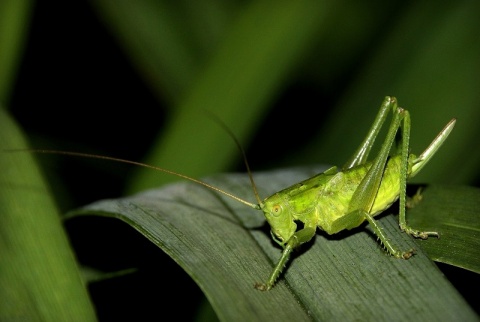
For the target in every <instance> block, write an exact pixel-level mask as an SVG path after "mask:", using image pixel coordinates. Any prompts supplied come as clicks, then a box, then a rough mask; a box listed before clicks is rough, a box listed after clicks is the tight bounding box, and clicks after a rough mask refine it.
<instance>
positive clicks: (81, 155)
mask: <svg viewBox="0 0 480 322" xmlns="http://www.w3.org/2000/svg"><path fill="white" fill-rule="evenodd" d="M4 151H5V152H31V153H45V154H63V155H68V156H74V157H82V158H90V159H101V160H109V161H115V162H120V163H126V164H132V165H136V166H139V167H144V168H148V169H153V170H157V171H161V172H164V173H168V174H171V175H174V176H177V177H180V178H183V179H186V180H189V181H192V182H195V183H197V184H199V185H202V186H204V187H207V188H209V189H211V190H214V191H216V192H219V193H221V194H224V195H225V196H228V197H230V198H232V199H235V200H237V201H239V202H241V203H243V204H245V205H247V206H249V207H252V208H254V209H257V210H260V209H261V208H260V204H258V205H256V204H254V203H251V202H248V201H246V200H243V199H241V198H239V197H237V196H235V195H233V194H231V193H229V192H226V191H223V190H222V189H220V188H217V187H214V186H212V185H210V184H208V183H206V182H203V181H200V180H198V179H195V178H192V177H189V176H187V175H184V174H181V173H178V172H175V171H172V170H168V169H164V168H160V167H156V166H153V165H149V164H145V163H141V162H136V161H130V160H126V159H120V158H115V157H108V156H105V155H97V154H89V153H82V152H72V151H57V150H47V149H9V150H4Z"/></svg>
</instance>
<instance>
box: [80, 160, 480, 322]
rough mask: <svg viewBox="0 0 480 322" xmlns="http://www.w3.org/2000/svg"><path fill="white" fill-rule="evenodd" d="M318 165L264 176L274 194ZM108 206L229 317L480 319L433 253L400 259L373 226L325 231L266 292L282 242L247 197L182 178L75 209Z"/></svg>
mask: <svg viewBox="0 0 480 322" xmlns="http://www.w3.org/2000/svg"><path fill="white" fill-rule="evenodd" d="M315 172H316V171H314V170H313V169H307V170H303V171H299V170H284V171H276V172H271V173H266V174H258V175H256V180H257V183H258V185H259V187H260V191H261V193H262V192H263V193H262V195H265V192H268V193H272V192H275V191H278V190H279V189H280V188H282V187H285V186H287V185H289V184H291V183H293V182H296V181H298V180H300V179H302V178H306V177H309V176H311V175H312V174H313V173H315ZM208 182H209V183H212V184H214V185H216V186H221V187H224V188H225V187H226V188H228V190H229V191H231V192H235V194H237V195H239V196H240V197H245V198H248V196H249V195H251V191H250V186H249V183H248V180H247V179H246V178H245V177H244V176H243V175H242V176H239V175H224V176H216V177H215V178H214V179H212V178H211V179H208ZM99 212H100V213H101V214H102V215H107V216H115V217H119V218H121V219H122V220H125V221H127V222H129V223H130V224H132V225H133V226H134V227H135V228H136V229H137V230H139V231H140V232H141V233H142V234H144V235H145V236H146V237H147V238H149V239H150V240H151V241H153V242H154V243H155V244H157V245H158V246H160V247H162V249H164V251H166V252H167V253H168V254H169V255H170V256H172V257H173V258H174V259H175V260H176V261H177V262H178V263H179V264H180V265H181V266H182V267H183V268H184V269H185V270H186V271H187V272H188V273H189V274H190V276H192V278H193V279H194V280H195V281H196V282H197V283H198V284H199V286H200V287H201V288H202V290H203V291H204V292H205V294H206V296H207V297H208V299H209V300H210V302H211V304H212V306H213V307H214V309H215V311H216V312H217V314H218V315H219V317H220V319H221V320H238V319H240V317H241V319H243V320H244V319H252V320H254V321H255V320H262V319H263V320H264V319H265V318H266V317H272V316H275V317H276V318H278V320H287V319H290V320H291V319H296V320H310V319H313V320H335V319H338V317H340V316H341V317H343V318H346V319H347V320H355V319H372V317H374V318H380V319H397V320H398V319H408V318H417V319H418V318H427V317H428V318H430V319H431V318H432V317H437V318H440V317H441V318H443V319H445V318H446V317H447V318H448V317H450V318H451V319H454V318H458V312H462V313H461V314H463V315H462V317H461V318H462V319H464V320H476V317H475V314H474V313H473V311H472V310H471V308H470V307H469V306H468V305H467V304H466V303H465V301H464V300H463V299H462V297H461V296H460V295H459V294H458V292H457V291H456V290H455V289H454V288H453V287H452V285H451V284H449V283H448V281H446V280H445V278H444V277H443V275H442V274H441V272H440V271H439V270H438V268H436V266H435V265H434V264H433V262H432V261H430V260H429V259H428V258H427V256H426V255H425V254H424V253H422V252H419V254H418V255H417V256H415V257H414V258H412V259H411V260H408V261H404V260H398V259H394V258H392V257H390V256H387V255H386V254H385V253H384V252H383V251H382V250H381V249H380V247H379V245H378V244H377V243H375V241H374V238H372V234H371V233H369V232H368V230H366V229H364V228H360V229H358V230H355V231H353V232H345V233H342V234H340V235H334V236H327V235H324V234H322V233H319V234H317V236H316V238H315V242H314V243H313V244H312V245H307V246H306V249H304V251H301V252H300V253H298V254H296V255H295V258H294V260H293V261H292V262H291V263H290V265H289V266H288V268H287V271H286V273H285V274H284V276H282V277H281V279H280V281H279V282H278V283H277V285H276V286H275V287H274V288H273V289H272V290H271V291H269V292H266V293H263V292H259V291H257V290H255V289H254V288H253V283H254V282H257V281H263V280H264V279H266V278H267V276H268V274H269V273H270V270H271V269H272V266H273V263H274V262H276V261H277V260H278V258H279V255H280V250H279V249H278V248H277V247H276V246H275V245H273V243H272V241H271V240H270V237H269V235H268V234H266V233H265V232H264V231H262V230H261V229H258V228H259V227H261V224H262V221H263V219H262V218H261V214H259V213H256V212H255V211H253V210H251V209H245V207H244V206H243V205H239V204H236V203H234V202H231V201H230V200H225V199H223V198H222V197H219V196H218V195H216V194H215V193H213V192H210V191H208V190H207V191H206V190H205V189H204V188H202V187H197V186H195V185H192V184H190V183H181V184H175V185H171V186H167V187H166V188H164V189H160V190H151V191H148V192H145V193H142V194H139V195H136V196H133V197H129V198H124V199H121V200H117V201H115V200H110V201H100V202H99V203H95V204H92V205H90V206H87V207H86V208H85V209H83V210H79V211H78V212H76V214H77V215H78V214H82V213H83V214H85V213H88V214H95V213H96V214H98V213H99ZM142 217H144V218H143V219H142ZM380 220H381V222H382V224H383V225H384V227H385V230H386V231H387V233H388V234H389V236H390V237H391V238H392V239H393V240H394V241H395V242H396V243H398V244H399V245H401V247H404V248H411V247H414V245H415V244H414V241H413V240H412V239H411V238H410V237H408V236H406V235H405V234H400V231H399V228H398V224H397V222H396V220H397V219H396V218H395V217H393V216H384V217H383V218H381V219H380ZM199 267H201V270H203V272H199V271H197V269H198V268H199ZM432 294H435V296H432ZM406 308H407V309H406ZM453 312H455V313H453ZM454 315H455V316H454Z"/></svg>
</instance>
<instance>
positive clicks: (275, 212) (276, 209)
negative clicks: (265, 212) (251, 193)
mask: <svg viewBox="0 0 480 322" xmlns="http://www.w3.org/2000/svg"><path fill="white" fill-rule="evenodd" d="M281 213H282V206H280V205H274V206H273V207H272V215H274V216H275V217H278V216H280V214H281Z"/></svg>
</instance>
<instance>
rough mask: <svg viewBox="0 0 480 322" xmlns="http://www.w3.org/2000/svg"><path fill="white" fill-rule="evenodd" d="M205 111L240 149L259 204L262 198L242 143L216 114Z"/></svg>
mask: <svg viewBox="0 0 480 322" xmlns="http://www.w3.org/2000/svg"><path fill="white" fill-rule="evenodd" d="M205 112H206V113H207V114H208V115H209V117H210V118H211V119H212V120H213V121H215V122H217V124H218V125H220V126H221V127H222V129H223V130H224V131H225V132H227V134H228V135H229V136H230V137H231V138H232V140H233V141H234V142H235V144H236V145H237V148H238V150H240V153H242V157H243V163H244V164H245V168H247V172H248V178H249V179H250V184H251V185H252V188H253V193H254V194H255V199H257V202H258V205H261V204H262V200H261V199H260V195H259V194H258V190H257V186H256V184H255V181H254V180H253V175H252V171H251V170H250V165H249V164H248V160H247V154H246V153H245V150H244V149H243V147H242V145H241V144H240V142H239V141H238V139H237V137H236V136H235V134H234V133H233V132H232V130H230V129H229V128H228V126H227V125H225V123H223V121H222V120H221V119H220V118H219V117H218V116H216V115H215V114H213V113H211V112H209V111H205Z"/></svg>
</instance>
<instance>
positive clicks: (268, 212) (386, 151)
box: [30, 96, 456, 291]
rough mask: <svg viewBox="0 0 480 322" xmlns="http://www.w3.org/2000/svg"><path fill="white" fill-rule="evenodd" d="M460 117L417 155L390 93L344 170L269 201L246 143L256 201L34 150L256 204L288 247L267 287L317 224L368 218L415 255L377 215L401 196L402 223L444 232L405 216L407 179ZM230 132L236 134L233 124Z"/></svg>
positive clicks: (346, 224) (406, 118)
mask: <svg viewBox="0 0 480 322" xmlns="http://www.w3.org/2000/svg"><path fill="white" fill-rule="evenodd" d="M389 112H391V113H392V115H393V116H392V121H391V124H390V126H389V128H388V132H387V136H386V138H385V141H384V142H383V144H382V146H381V149H380V151H379V153H378V155H377V156H376V157H375V159H373V160H372V161H369V162H367V158H368V155H369V153H370V150H371V148H372V146H373V144H374V142H375V139H376V137H377V136H378V133H379V131H380V129H381V128H382V126H383V123H384V122H385V120H386V118H387V116H388V114H389ZM455 122H456V120H455V119H452V120H451V121H450V122H448V123H447V125H446V126H445V127H444V129H443V130H442V131H440V133H439V134H438V135H437V137H436V138H435V139H434V140H433V141H432V143H430V145H429V146H428V147H427V148H426V149H425V151H424V152H423V153H422V154H420V156H418V157H417V156H416V155H414V154H410V153H409V138H410V115H409V113H408V111H407V110H405V109H403V108H400V107H398V105H397V100H396V99H395V98H394V97H388V96H387V97H386V98H385V99H384V101H383V103H382V105H381V107H380V110H379V112H378V114H377V116H376V118H375V121H374V122H373V125H372V127H371V128H370V130H369V132H368V134H367V136H366V137H365V139H364V140H363V142H362V143H361V145H360V146H359V147H358V149H357V150H356V151H355V153H354V154H353V156H352V157H351V158H350V160H349V161H348V162H347V163H346V164H345V165H344V167H343V168H342V171H337V167H332V168H330V169H328V170H327V171H325V172H323V173H320V174H318V175H316V176H314V177H312V178H309V179H306V180H304V181H302V182H299V183H297V184H294V185H292V186H290V187H288V188H286V189H284V190H281V191H279V192H276V193H274V194H273V195H271V196H270V197H268V198H265V199H264V200H263V201H262V200H261V198H260V197H259V195H258V193H257V189H256V186H255V183H254V180H253V177H252V174H251V172H250V169H249V166H248V162H247V161H246V158H245V153H244V151H243V150H242V149H241V147H240V149H241V151H242V153H243V156H244V160H245V164H246V166H247V170H248V175H249V177H250V181H251V184H252V187H253V190H254V194H255V197H256V200H257V203H256V204H255V203H250V202H248V201H246V200H243V199H241V198H239V197H237V196H234V195H233V194H230V193H228V192H226V191H223V190H221V189H219V188H217V187H214V186H212V185H210V184H207V183H205V182H203V181H200V180H197V179H194V178H191V177H188V176H186V175H183V174H180V173H177V172H174V171H170V170H167V169H163V168H159V167H155V166H151V165H147V164H143V163H139V162H134V161H129V160H124V159H118V158H113V157H107V156H99V155H91V154H84V153H77V152H65V151H51V150H30V151H31V152H40V153H60V154H66V155H73V156H81V157H90V158H99V159H105V160H112V161H118V162H123V163H129V164H133V165H138V166H142V167H147V168H151V169H155V170H159V171H162V172H165V173H168V174H172V175H175V176H178V177H181V178H184V179H187V180H190V181H193V182H195V183H197V184H200V185H203V186H205V187H207V188H209V189H212V190H214V191H216V192H219V193H222V194H224V195H226V196H228V197H230V198H233V199H235V200H237V201H239V202H242V203H243V204H245V205H247V206H249V207H252V208H254V209H256V210H262V211H263V213H264V215H265V218H266V220H267V222H268V224H269V225H270V227H271V235H272V238H273V240H274V241H275V242H276V243H278V244H279V245H280V246H281V247H282V248H283V252H282V255H281V257H280V259H279V261H278V263H277V264H276V265H275V267H274V268H273V271H272V273H271V274H270V276H269V278H268V280H267V282H266V283H256V284H255V288H257V289H259V290H262V291H266V290H270V289H271V288H272V287H273V286H274V284H275V282H276V280H277V279H278V278H279V276H280V275H281V274H282V271H283V268H284V267H285V265H286V263H287V262H288V260H289V257H290V255H291V253H292V251H293V250H294V249H296V248H297V247H298V246H300V245H301V244H304V243H306V242H309V241H310V240H311V239H312V238H313V237H314V235H315V233H316V229H317V227H318V228H319V229H321V230H323V231H325V232H326V233H327V234H335V233H338V232H340V231H342V230H344V229H353V228H355V227H358V226H359V225H361V224H362V223H363V222H364V221H368V223H369V224H370V225H371V227H372V230H373V232H374V234H375V235H376V236H377V237H378V239H379V240H380V242H381V243H382V244H383V246H384V247H385V249H386V250H387V252H388V253H389V254H391V255H393V256H394V257H397V258H403V259H408V258H410V257H411V256H412V255H413V254H414V250H413V249H410V250H407V251H402V250H399V249H398V248H397V247H395V245H393V244H392V243H391V242H390V240H389V239H388V238H387V237H386V236H385V234H384V233H383V231H382V229H381V228H380V226H379V224H378V223H377V222H376V221H375V219H374V217H375V216H376V215H378V214H380V213H381V212H383V211H384V210H386V209H387V208H388V207H389V206H390V205H391V204H392V203H393V202H395V201H396V200H397V199H400V216H399V224H400V229H401V230H402V231H404V232H406V233H407V234H409V235H412V236H414V237H416V238H422V239H426V238H428V237H429V236H434V237H438V236H439V235H438V233H437V232H433V231H431V232H422V231H418V230H415V229H413V228H411V227H410V226H408V225H407V223H406V219H405V208H406V181H407V179H409V178H411V177H413V176H415V175H416V174H417V173H418V172H419V171H420V170H421V169H422V168H423V167H424V166H425V165H426V164H427V162H428V161H429V160H430V159H431V158H432V156H433V155H434V154H435V153H436V151H437V150H438V149H439V148H440V146H441V145H442V144H443V143H444V142H445V140H446V138H447V137H448V135H449V134H450V132H451V131H452V129H453V127H454V125H455ZM399 129H401V133H400V134H401V141H400V142H401V144H400V151H401V152H400V153H399V154H397V155H390V154H391V152H390V151H391V150H392V146H393V143H394V141H395V137H396V135H397V132H398V131H399ZM227 132H228V133H229V134H230V135H231V136H232V137H233V135H232V133H231V132H230V131H229V130H228V129H227ZM233 138H234V140H235V142H236V144H237V145H238V146H239V143H238V141H237V140H236V139H235V137H233ZM297 222H301V223H302V224H303V227H302V228H301V229H298V230H297V224H296V223H297Z"/></svg>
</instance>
